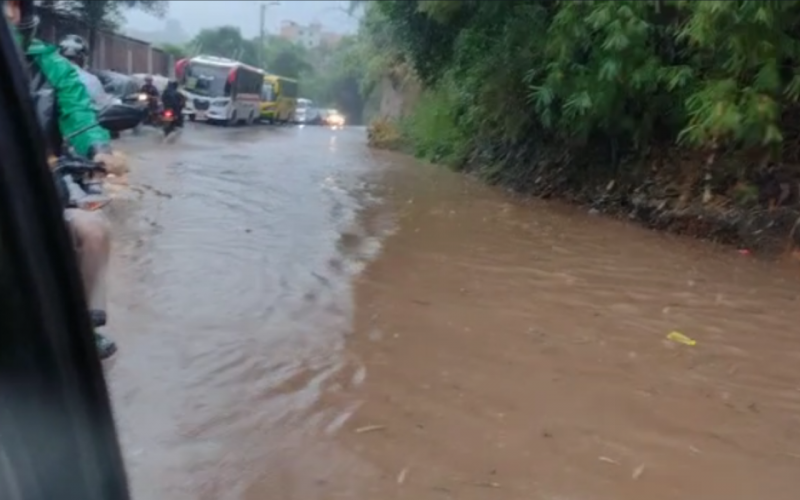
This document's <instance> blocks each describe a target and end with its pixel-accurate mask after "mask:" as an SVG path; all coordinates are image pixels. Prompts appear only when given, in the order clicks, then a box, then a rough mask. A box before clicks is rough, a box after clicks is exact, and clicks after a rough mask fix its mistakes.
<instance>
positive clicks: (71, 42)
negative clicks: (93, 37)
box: [58, 35, 89, 66]
mask: <svg viewBox="0 0 800 500" xmlns="http://www.w3.org/2000/svg"><path fill="white" fill-rule="evenodd" d="M58 52H59V53H60V54H61V55H62V56H64V57H66V58H67V59H69V60H70V61H73V62H75V63H77V64H78V65H79V66H83V63H84V62H85V61H86V58H87V57H89V44H87V43H86V40H84V39H83V38H81V37H80V36H78V35H67V36H65V37H64V38H62V39H61V41H60V42H59V43H58Z"/></svg>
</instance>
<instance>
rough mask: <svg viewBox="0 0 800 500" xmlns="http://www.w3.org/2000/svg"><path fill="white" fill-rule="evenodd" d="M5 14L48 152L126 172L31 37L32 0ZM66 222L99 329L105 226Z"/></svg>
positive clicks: (47, 51) (72, 88)
mask: <svg viewBox="0 0 800 500" xmlns="http://www.w3.org/2000/svg"><path fill="white" fill-rule="evenodd" d="M3 10H4V14H5V16H6V19H7V20H8V21H9V22H10V23H11V24H13V25H14V27H15V29H16V35H17V38H18V41H19V44H20V48H21V50H22V52H23V55H24V57H25V61H26V63H27V68H28V72H29V77H30V85H31V96H32V98H33V100H34V107H35V110H36V114H37V117H38V119H39V123H40V125H41V126H42V128H43V129H44V132H45V137H46V139H47V143H48V146H49V148H50V151H49V153H50V154H52V155H55V156H59V155H61V154H62V153H63V151H62V149H63V145H64V139H65V138H66V139H67V142H69V145H70V146H71V147H72V148H73V149H74V150H75V152H76V153H78V154H79V155H81V156H85V157H87V158H92V159H93V160H94V161H97V162H100V163H102V164H103V165H104V166H105V168H106V170H107V171H108V172H109V173H111V174H115V175H124V174H125V173H127V162H126V161H125V159H124V157H122V156H119V155H116V154H113V152H112V149H111V139H110V137H109V134H108V132H107V131H106V130H105V129H103V128H102V127H100V126H94V127H93V126H92V125H97V115H96V114H95V112H94V109H93V107H92V103H91V99H90V97H89V94H88V92H87V90H86V88H85V87H84V85H83V83H82V82H81V79H80V77H79V75H78V73H77V71H76V70H75V68H74V67H73V66H72V64H71V63H70V62H69V61H68V60H67V59H65V58H64V57H62V56H61V55H60V54H59V53H58V49H57V48H56V47H54V46H51V45H48V44H45V43H43V42H41V41H40V40H37V39H35V38H34V37H33V35H34V32H35V29H36V26H37V24H38V18H37V17H36V15H35V13H34V5H33V0H3ZM76 132H79V133H77V134H76ZM65 218H66V219H67V221H68V223H69V226H70V228H71V229H72V231H73V233H74V235H75V239H76V242H77V245H76V247H77V248H76V249H77V254H78V260H79V266H80V270H81V274H82V277H83V282H84V288H85V291H86V296H87V297H86V298H87V301H88V303H89V308H90V316H91V318H92V323H93V324H94V326H95V328H99V327H102V326H104V325H105V323H106V303H105V302H106V297H105V292H106V290H105V288H106V287H105V281H106V269H107V267H108V262H109V258H110V251H111V238H110V228H109V227H108V221H107V219H105V217H104V216H103V215H102V213H100V212H88V211H84V210H80V209H67V210H66V211H65ZM95 340H96V343H97V347H98V351H99V354H100V356H101V357H103V358H105V357H109V356H111V355H112V354H114V352H115V351H116V346H115V345H114V343H113V342H111V341H110V340H108V339H107V338H106V337H104V336H102V335H100V334H98V333H96V334H95Z"/></svg>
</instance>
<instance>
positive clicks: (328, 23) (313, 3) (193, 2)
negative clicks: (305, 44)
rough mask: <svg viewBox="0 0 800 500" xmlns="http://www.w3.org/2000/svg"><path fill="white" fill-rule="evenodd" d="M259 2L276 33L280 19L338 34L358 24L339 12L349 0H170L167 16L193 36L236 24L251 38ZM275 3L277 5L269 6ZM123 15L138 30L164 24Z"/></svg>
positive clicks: (141, 16)
mask: <svg viewBox="0 0 800 500" xmlns="http://www.w3.org/2000/svg"><path fill="white" fill-rule="evenodd" d="M261 3H266V4H268V7H267V16H266V26H267V31H268V32H270V33H277V31H278V29H279V27H280V24H281V21H283V20H291V21H295V22H298V23H300V24H309V23H311V22H312V21H315V20H317V21H319V22H321V23H322V24H323V26H324V27H325V28H326V29H329V30H331V31H337V32H341V33H348V32H353V31H354V30H355V28H356V26H357V22H356V21H355V20H354V19H352V18H350V17H349V16H348V15H347V14H346V13H344V12H342V9H346V8H347V5H348V4H349V2H347V1H336V0H281V1H280V2H270V1H266V2H260V1H257V0H249V1H248V0H241V1H240V0H220V1H211V0H172V1H170V2H169V12H168V13H167V15H166V18H172V19H175V20H177V21H179V22H180V23H181V26H182V27H183V29H184V30H185V31H186V32H187V33H188V34H189V35H194V34H195V33H197V32H198V31H200V30H201V29H203V28H210V27H214V26H221V25H233V26H239V28H240V29H241V30H242V34H244V35H245V36H247V37H252V36H256V35H257V34H258V32H259V5H260V4H261ZM276 3H279V5H270V4H276ZM125 17H126V19H127V21H128V26H129V27H132V28H135V29H137V30H145V31H151V30H157V29H161V28H162V27H163V25H164V21H163V20H160V19H156V18H154V17H152V16H149V15H147V14H144V13H142V12H139V11H135V10H131V11H128V12H127V13H126V15H125Z"/></svg>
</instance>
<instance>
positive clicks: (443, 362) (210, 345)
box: [107, 126, 800, 500]
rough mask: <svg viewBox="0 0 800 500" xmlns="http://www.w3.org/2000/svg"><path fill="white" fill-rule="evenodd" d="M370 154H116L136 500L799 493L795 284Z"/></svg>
mask: <svg viewBox="0 0 800 500" xmlns="http://www.w3.org/2000/svg"><path fill="white" fill-rule="evenodd" d="M363 139H364V134H363V130H358V129H352V130H347V129H346V130H343V131H330V130H326V129H320V128H304V129H297V128H283V129H281V128H266V127H265V128H256V129H249V130H248V129H242V130H227V129H219V128H213V127H200V126H198V127H191V128H190V129H189V130H187V131H186V132H185V133H184V135H183V137H181V138H180V140H179V141H178V142H177V143H176V144H173V145H159V144H157V140H156V138H155V137H151V136H148V137H139V138H133V139H126V141H125V145H124V147H125V148H127V149H128V150H129V151H130V152H131V154H132V155H134V156H135V158H136V163H135V164H136V166H137V171H136V173H135V174H134V175H133V177H132V183H133V185H134V188H135V190H136V191H134V195H133V196H131V198H132V200H131V201H125V200H120V201H119V202H118V203H117V204H116V206H115V207H114V209H113V211H114V213H113V217H114V219H115V220H116V224H117V226H116V228H117V234H116V242H117V247H116V253H115V262H114V273H113V280H112V302H113V307H112V310H111V312H112V315H113V316H112V318H111V319H112V326H113V331H112V332H110V333H111V335H112V336H113V337H115V339H116V340H117V341H118V342H119V344H120V348H121V351H120V354H119V355H118V357H117V358H116V359H115V360H114V362H113V363H111V364H110V365H109V367H108V369H107V375H108V378H109V382H110V385H111V390H112V394H113V399H114V406H115V412H116V416H117V420H118V422H119V428H120V434H121V440H122V443H123V447H124V450H125V455H126V459H127V464H128V469H129V475H130V479H131V486H132V490H133V492H134V495H135V498H136V499H137V500H150V499H166V498H169V499H171V500H183V499H203V500H205V499H208V500H212V499H213V500H261V499H275V500H332V499H357V500H389V499H409V500H411V499H414V500H425V499H432V500H433V499H464V500H471V499H476V500H477V499H501V500H516V499H520V500H522V499H543V500H584V499H586V500H590V499H601V500H605V499H608V500H612V499H613V500H626V499H631V500H633V499H637V500H638V499H641V498H647V499H648V500H661V499H663V500H673V499H674V500H684V499H688V498H694V499H708V500H716V499H726V500H738V499H742V500H749V499H755V498H770V499H771V500H782V499H787V500H788V499H794V498H796V496H797V491H798V489H799V488H800V328H798V325H800V308H798V297H800V276H798V272H797V270H796V269H795V268H794V267H791V266H788V267H786V266H782V265H777V264H770V263H763V262H759V261H756V260H755V259H752V258H748V257H743V256H741V255H738V254H737V253H736V252H735V251H733V250H731V249H726V248H717V247H713V246H710V245H706V244H702V243H697V242H691V241H686V240H682V239H677V238H672V237H668V236H665V235H661V234H655V233H651V232H647V231H644V230H642V229H640V228H638V227H633V226H629V225H626V224H622V223H620V222H616V221H611V220H606V219H602V218H597V217H592V216H589V215H587V214H586V212H585V211H583V210H579V209H574V208H570V207H563V206H559V205H557V204H548V203H542V202H530V201H527V202H526V201H520V200H515V199H512V198H511V197H509V196H508V195H507V194H505V193H503V192H502V191H500V190H497V189H492V188H487V187H485V186H482V185H480V184H479V183H476V182H474V181H471V180H469V179H467V178H464V177H462V176H458V175H455V174H452V173H450V172H447V171H444V170H442V169H440V168H436V167H430V166H424V165H419V164H417V163H415V162H414V161H411V160H409V159H407V158H404V157H402V156H398V155H394V154H389V153H380V152H371V151H369V150H367V149H366V148H365V146H364V140H363ZM136 193H140V194H136ZM671 331H679V332H681V333H683V334H684V335H687V336H689V337H691V338H692V339H694V340H696V342H697V343H696V345H694V346H686V345H682V344H678V343H675V342H672V341H669V340H666V335H667V334H668V333H670V332H671Z"/></svg>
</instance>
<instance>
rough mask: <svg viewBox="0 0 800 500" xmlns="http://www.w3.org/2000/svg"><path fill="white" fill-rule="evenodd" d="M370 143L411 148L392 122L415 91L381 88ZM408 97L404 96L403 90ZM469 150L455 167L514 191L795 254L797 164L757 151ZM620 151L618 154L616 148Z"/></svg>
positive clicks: (765, 251) (768, 252) (770, 252)
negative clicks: (625, 153)
mask: <svg viewBox="0 0 800 500" xmlns="http://www.w3.org/2000/svg"><path fill="white" fill-rule="evenodd" d="M382 91H383V94H384V97H383V101H382V103H381V114H380V116H381V118H378V119H376V120H374V121H373V122H372V123H371V124H370V126H369V128H368V130H367V135H368V137H367V139H368V142H369V144H370V145H371V146H372V147H375V148H378V149H392V150H400V151H411V150H413V145H409V144H407V142H406V141H405V140H404V138H403V136H402V134H401V132H400V130H399V127H397V126H396V125H395V124H396V123H397V122H398V120H399V119H401V118H400V117H401V116H403V115H404V114H405V113H407V112H408V111H409V109H410V108H411V107H413V102H414V101H416V99H417V97H418V93H419V92H418V89H415V88H412V89H410V90H409V89H408V88H405V87H399V88H398V86H397V85H393V84H392V82H390V81H389V80H387V81H385V82H384V84H383V87H382ZM409 96H411V97H409ZM535 142H536V141H532V142H531V143H526V144H523V145H519V146H509V147H499V146H497V145H491V146H489V147H478V146H476V147H475V151H474V153H473V155H472V156H471V159H470V160H469V161H467V162H466V164H465V165H463V166H461V167H460V169H461V170H462V171H464V172H465V173H467V174H471V175H476V176H478V177H481V178H483V179H484V180H486V181H487V182H490V183H493V184H497V185H500V186H503V187H505V188H507V189H509V190H510V191H512V192H514V193H517V194H519V195H523V196H536V197H540V198H544V199H560V200H564V201H568V202H570V203H574V204H578V205H581V206H585V207H586V208H587V210H588V211H589V213H591V214H593V215H600V214H605V215H609V216H614V217H620V218H625V219H629V220H631V221H635V222H637V223H640V224H642V225H644V226H645V227H648V228H651V229H655V230H660V231H668V232H672V233H676V234H682V235H686V236H690V237H693V238H699V239H704V240H709V241H713V242H716V243H722V244H726V245H731V246H734V247H736V248H738V249H740V250H741V251H743V252H748V253H749V252H752V253H755V254H758V255H760V256H764V257H779V256H792V257H794V258H797V257H798V256H800V252H798V249H800V229H798V228H797V226H798V225H800V168H795V167H793V166H789V165H777V166H776V165H774V164H769V165H767V164H766V162H764V160H763V158H764V157H763V155H761V156H758V155H756V154H745V153H741V152H716V153H714V154H710V153H708V152H703V153H696V152H687V151H684V150H680V149H676V148H652V150H651V151H649V152H648V153H647V154H645V155H642V154H638V153H633V154H630V155H629V156H630V158H629V159H626V158H625V157H624V156H623V157H622V158H621V159H620V160H619V161H617V162H614V163H616V166H612V162H610V160H608V158H609V157H611V156H613V155H611V154H609V151H608V148H607V147H600V148H597V149H595V150H592V149H591V148H587V147H575V148H569V147H563V146H561V145H559V146H557V147H554V146H552V145H549V144H536V143H535ZM617 156H621V155H619V154H618V155H617Z"/></svg>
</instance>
